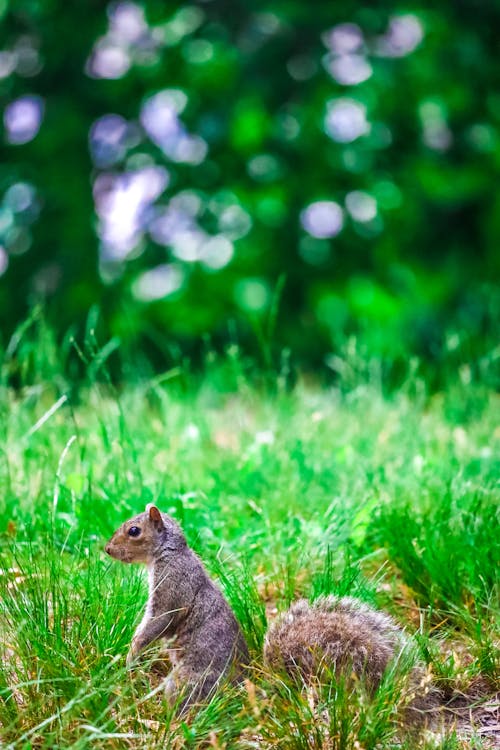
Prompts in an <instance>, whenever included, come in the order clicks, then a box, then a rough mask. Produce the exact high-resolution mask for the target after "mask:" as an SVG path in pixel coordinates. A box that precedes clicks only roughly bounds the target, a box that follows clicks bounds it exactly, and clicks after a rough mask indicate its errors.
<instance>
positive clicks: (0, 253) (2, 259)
mask: <svg viewBox="0 0 500 750" xmlns="http://www.w3.org/2000/svg"><path fill="white" fill-rule="evenodd" d="M8 265H9V256H8V255H7V252H6V250H5V248H4V247H3V246H2V245H0V276H2V274H4V273H5V271H6V270H7V266H8Z"/></svg>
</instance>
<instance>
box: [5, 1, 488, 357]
mask: <svg viewBox="0 0 500 750" xmlns="http://www.w3.org/2000/svg"><path fill="white" fill-rule="evenodd" d="M0 16H1V22H2V27H3V31H4V35H3V42H2V47H1V51H0V92H1V95H2V101H3V144H2V158H1V163H0V243H1V246H0V247H1V249H0V271H1V272H2V276H1V279H0V315H1V316H2V322H3V325H2V337H3V339H4V342H5V341H7V340H8V338H9V336H10V335H11V333H12V331H13V329H14V328H15V326H16V325H17V324H18V323H19V321H21V320H23V319H24V318H25V316H26V314H27V312H28V310H29V308H30V306H32V305H33V304H34V303H35V302H38V301H40V300H41V301H43V302H44V304H45V306H46V309H47V312H48V315H49V318H51V319H52V320H53V321H55V322H56V324H57V326H58V329H59V330H60V331H61V333H63V332H64V331H66V330H67V328H68V327H69V326H71V325H81V324H83V322H84V321H85V319H86V316H87V313H88V310H89V308H90V307H91V306H93V305H98V306H99V308H100V309H101V312H102V314H101V320H102V321H103V327H104V328H105V333H106V335H109V336H118V337H119V338H120V340H122V341H123V342H124V343H125V344H131V345H135V344H136V343H137V342H140V343H141V345H142V346H143V347H145V348H146V349H149V351H150V353H151V355H152V357H153V360H155V359H156V361H157V363H158V364H159V365H160V364H161V365H163V364H164V362H165V359H168V358H169V357H171V356H173V355H174V354H175V352H179V351H180V352H187V353H189V354H196V353H197V352H199V351H200V349H201V348H202V346H203V345H202V344H201V343H200V342H203V341H206V340H207V338H208V339H209V340H210V341H211V342H213V343H214V345H216V346H217V345H219V344H223V343H227V342H228V341H231V340H234V338H235V337H236V339H237V340H238V341H239V342H240V343H242V344H243V346H244V348H246V349H248V350H253V351H254V352H255V351H258V352H260V353H261V354H262V355H263V357H264V358H265V359H266V360H269V359H272V358H273V356H274V353H275V352H278V351H280V350H281V349H283V348H287V347H289V348H291V350H292V351H293V352H294V355H295V356H296V357H297V359H298V360H299V361H302V362H304V363H306V364H307V365H309V366H314V365H317V364H318V363H323V362H325V361H326V362H330V363H332V362H334V360H335V354H336V352H337V351H338V350H339V347H340V346H341V345H342V342H345V340H346V338H348V337H349V336H350V335H356V336H357V337H358V338H359V340H360V341H361V342H362V343H363V346H365V347H366V349H367V351H368V352H369V353H370V354H371V355H384V356H386V357H388V358H392V359H393V360H394V359H396V360H397V359H398V358H399V359H402V360H404V359H405V358H406V357H407V356H408V353H415V354H417V355H421V356H424V358H425V357H426V358H429V359H431V360H434V361H437V362H439V361H440V360H441V358H442V357H443V356H446V353H447V352H449V350H450V349H451V350H453V349H456V348H457V347H460V346H466V347H467V348H468V350H469V353H470V355H471V356H475V355H477V354H479V353H481V352H483V351H484V350H485V347H490V348H491V347H493V346H494V345H495V344H496V338H495V336H497V335H498V323H499V321H500V295H499V292H498V280H499V270H500V253H499V252H498V239H499V237H500V203H499V202H500V193H499V192H498V178H499V171H500V136H499V124H500V94H499V93H498V85H497V84H498V73H499V63H498V51H497V33H496V29H497V28H498V25H499V23H500V8H499V6H498V4H497V3H478V2H476V1H475V0H460V1H459V2H455V3H449V2H444V0H439V1H437V2H435V3H432V4H429V3H426V2H424V0H419V1H418V2H411V3H409V4H407V5H405V6H404V7H403V6H401V4H400V3H397V2H395V0H389V1H387V2H385V3H375V4H373V3H367V2H360V1H359V0H357V1H356V2H354V1H352V0H346V1H345V2H343V3H341V4H340V3H333V2H330V1H327V0H324V1H323V0H319V1H318V2H316V3H314V6H311V4H310V3H306V2H300V1H299V0H282V2H278V1H276V2H262V1H260V0H255V2H252V3H245V2H243V1H242V0H231V2H227V0H207V1H206V2H193V3H192V4H190V5H186V4H185V3H180V2H173V1H171V0H169V1H168V2H162V3H159V2H155V1H154V0H145V1H144V2H142V3H141V2H137V3H132V2H115V3H110V4H106V3H102V2H99V1H98V0H87V2H85V3H63V2H61V1H59V2H58V1H57V0H44V1H43V2H36V1H35V0H1V2H0Z"/></svg>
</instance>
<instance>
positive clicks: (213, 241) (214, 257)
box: [200, 234, 234, 271]
mask: <svg viewBox="0 0 500 750" xmlns="http://www.w3.org/2000/svg"><path fill="white" fill-rule="evenodd" d="M233 255H234V246H233V243H232V242H230V241H229V240H228V239H227V237H224V235H222V234H216V235H214V236H213V237H211V238H210V239H209V240H207V242H205V243H204V244H203V246H202V248H201V252H200V260H201V262H202V263H203V265H204V266H206V268H208V269H210V270H213V271H218V270H219V269H221V268H224V266H227V264H228V263H229V262H230V261H231V259H232V257H233Z"/></svg>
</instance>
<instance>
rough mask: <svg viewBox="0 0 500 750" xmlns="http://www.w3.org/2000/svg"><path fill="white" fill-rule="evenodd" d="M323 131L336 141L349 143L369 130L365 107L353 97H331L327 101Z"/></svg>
mask: <svg viewBox="0 0 500 750" xmlns="http://www.w3.org/2000/svg"><path fill="white" fill-rule="evenodd" d="M324 125H325V131H326V133H327V134H328V135H329V136H330V137H331V138H333V140H334V141H337V142H338V143H351V142H352V141H355V140H356V138H359V137H360V136H362V135H366V134H367V133H369V132H370V123H369V122H368V120H367V117H366V107H365V105H364V104H362V103H361V102H359V101H357V100H355V99H347V98H340V99H332V100H330V101H329V102H328V103H327V111H326V116H325V122H324Z"/></svg>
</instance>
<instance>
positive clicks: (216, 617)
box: [105, 505, 249, 709]
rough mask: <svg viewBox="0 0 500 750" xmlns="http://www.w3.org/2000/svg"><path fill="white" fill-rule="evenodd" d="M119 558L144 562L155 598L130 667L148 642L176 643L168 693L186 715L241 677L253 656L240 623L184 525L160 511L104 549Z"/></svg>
mask: <svg viewBox="0 0 500 750" xmlns="http://www.w3.org/2000/svg"><path fill="white" fill-rule="evenodd" d="M105 550H106V552H107V553H108V554H109V555H111V557H114V558H116V559H117V560H122V561H123V562H127V563H133V562H138V563H144V564H145V565H146V566H147V568H148V574H149V576H148V578H149V597H148V602H147V605H146V611H145V613H144V617H143V618H142V620H141V622H140V624H139V625H138V627H137V629H136V631H135V633H134V637H133V638H132V643H131V646H130V650H129V652H128V655H127V664H128V665H129V666H131V665H132V664H133V663H134V661H135V660H136V659H137V657H138V656H139V655H140V653H141V652H142V651H144V650H145V649H146V648H147V647H148V646H149V644H151V643H153V642H154V641H156V640H158V639H159V638H165V639H168V640H172V639H175V641H174V644H173V649H172V650H170V652H169V656H170V660H171V662H172V667H173V668H172V671H171V672H170V674H169V676H168V677H167V679H166V683H165V692H166V695H167V698H168V699H169V701H170V702H172V703H175V702H176V701H177V699H178V697H179V696H180V695H181V694H182V696H183V697H182V703H181V709H185V708H186V707H187V706H189V705H190V704H192V703H197V702H199V701H201V700H203V699H206V698H208V697H210V695H211V694H212V693H213V692H214V691H215V689H216V688H217V686H218V684H219V682H220V681H221V680H223V679H225V678H227V679H232V680H235V681H237V680H239V679H241V676H242V673H243V668H244V667H245V665H247V664H248V663H249V655H248V649H247V645H246V643H245V639H244V638H243V635H242V632H241V630H240V627H239V625H238V623H237V621H236V618H235V616H234V614H233V612H232V611H231V609H230V607H229V605H228V604H227V602H226V600H225V599H224V597H223V596H222V594H221V592H220V591H219V589H218V588H217V586H216V585H215V584H214V583H213V582H212V581H211V580H210V578H209V577H208V575H207V572H206V570H205V568H204V567H203V565H202V563H201V561H200V559H199V558H198V557H197V555H196V554H195V553H194V552H193V550H191V549H190V548H189V547H188V546H187V543H186V539H185V537H184V534H183V533H182V531H181V529H180V527H179V526H178V524H177V523H176V522H175V521H174V520H173V519H172V518H170V517H169V516H167V515H166V514H165V513H160V511H159V510H158V508H156V507H155V506H154V505H148V506H146V510H145V512H144V513H140V514H139V515H138V516H135V517H134V518H131V519H130V520H129V521H126V522H125V523H124V524H122V526H120V528H119V529H118V530H117V531H116V532H115V533H114V534H113V536H112V537H111V539H110V540H109V542H108V543H107V544H106V547H105Z"/></svg>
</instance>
